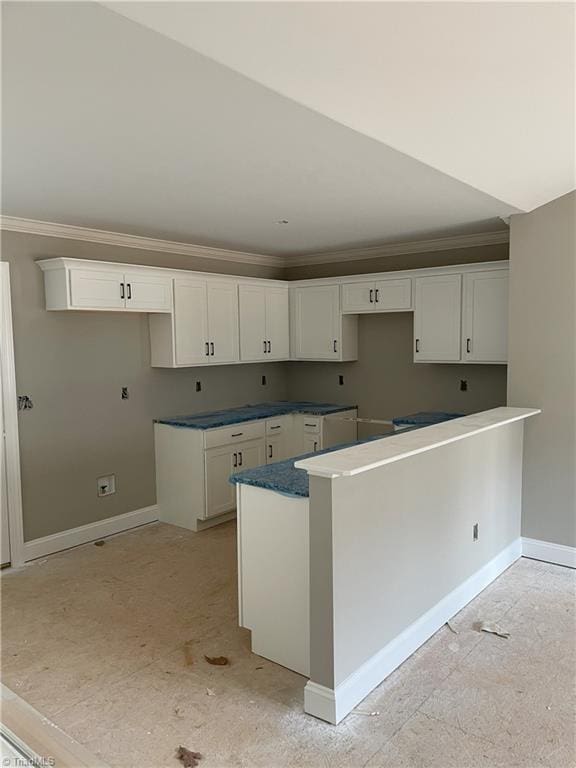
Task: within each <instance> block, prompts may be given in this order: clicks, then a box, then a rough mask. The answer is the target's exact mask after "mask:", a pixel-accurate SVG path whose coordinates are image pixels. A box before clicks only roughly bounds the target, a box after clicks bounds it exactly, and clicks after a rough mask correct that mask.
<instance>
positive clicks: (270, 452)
mask: <svg viewBox="0 0 576 768" xmlns="http://www.w3.org/2000/svg"><path fill="white" fill-rule="evenodd" d="M268 458H269V459H271V458H272V446H271V445H269V446H268Z"/></svg>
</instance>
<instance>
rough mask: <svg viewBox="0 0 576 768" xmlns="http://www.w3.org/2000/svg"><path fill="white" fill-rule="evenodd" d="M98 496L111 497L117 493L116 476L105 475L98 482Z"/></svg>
mask: <svg viewBox="0 0 576 768" xmlns="http://www.w3.org/2000/svg"><path fill="white" fill-rule="evenodd" d="M96 484H97V488H98V496H111V495H112V494H113V493H116V475H105V476H104V477H99V478H98V480H96Z"/></svg>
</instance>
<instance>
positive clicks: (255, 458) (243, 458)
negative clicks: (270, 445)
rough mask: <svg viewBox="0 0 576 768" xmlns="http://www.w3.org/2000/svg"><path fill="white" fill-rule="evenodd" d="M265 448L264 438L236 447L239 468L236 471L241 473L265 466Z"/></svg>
mask: <svg viewBox="0 0 576 768" xmlns="http://www.w3.org/2000/svg"><path fill="white" fill-rule="evenodd" d="M264 448H265V442H264V438H261V439H260V440H249V441H247V442H245V443H239V444H238V445H236V446H235V447H234V451H235V453H236V454H237V456H238V461H237V464H238V468H237V469H236V470H235V471H237V472H239V471H240V470H242V469H253V468H254V467H261V466H262V465H263V464H266V456H265V453H264ZM234 463H236V462H234Z"/></svg>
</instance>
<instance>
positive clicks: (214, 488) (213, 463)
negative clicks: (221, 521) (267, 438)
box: [204, 438, 266, 517]
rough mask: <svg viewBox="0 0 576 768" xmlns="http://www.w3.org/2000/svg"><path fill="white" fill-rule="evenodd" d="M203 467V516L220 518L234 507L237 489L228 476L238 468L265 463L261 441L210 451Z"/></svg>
mask: <svg viewBox="0 0 576 768" xmlns="http://www.w3.org/2000/svg"><path fill="white" fill-rule="evenodd" d="M204 463H205V468H206V517H214V516H215V515H223V514H224V513H225V512H231V511H232V510H234V509H235V508H236V488H235V486H234V485H232V484H231V483H230V475H231V474H233V473H234V472H238V471H240V470H241V469H251V468H252V467H260V466H261V465H262V464H265V463H266V458H265V454H264V440H263V439H262V438H259V439H257V440H250V441H247V442H244V443H237V444H235V445H224V446H220V447H218V448H209V449H208V450H207V451H206V453H205V457H204Z"/></svg>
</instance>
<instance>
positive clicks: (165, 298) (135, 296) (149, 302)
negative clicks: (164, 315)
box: [124, 272, 172, 312]
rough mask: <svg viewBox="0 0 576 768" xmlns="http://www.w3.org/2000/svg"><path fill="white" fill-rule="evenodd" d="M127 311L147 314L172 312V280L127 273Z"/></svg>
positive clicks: (125, 279) (125, 278)
mask: <svg viewBox="0 0 576 768" xmlns="http://www.w3.org/2000/svg"><path fill="white" fill-rule="evenodd" d="M124 283H125V285H126V309H138V310H143V311H145V312H170V311H171V309H172V280H171V279H170V278H167V277H160V276H153V275H145V274H142V273H139V272H127V273H126V274H125V275H124Z"/></svg>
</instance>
